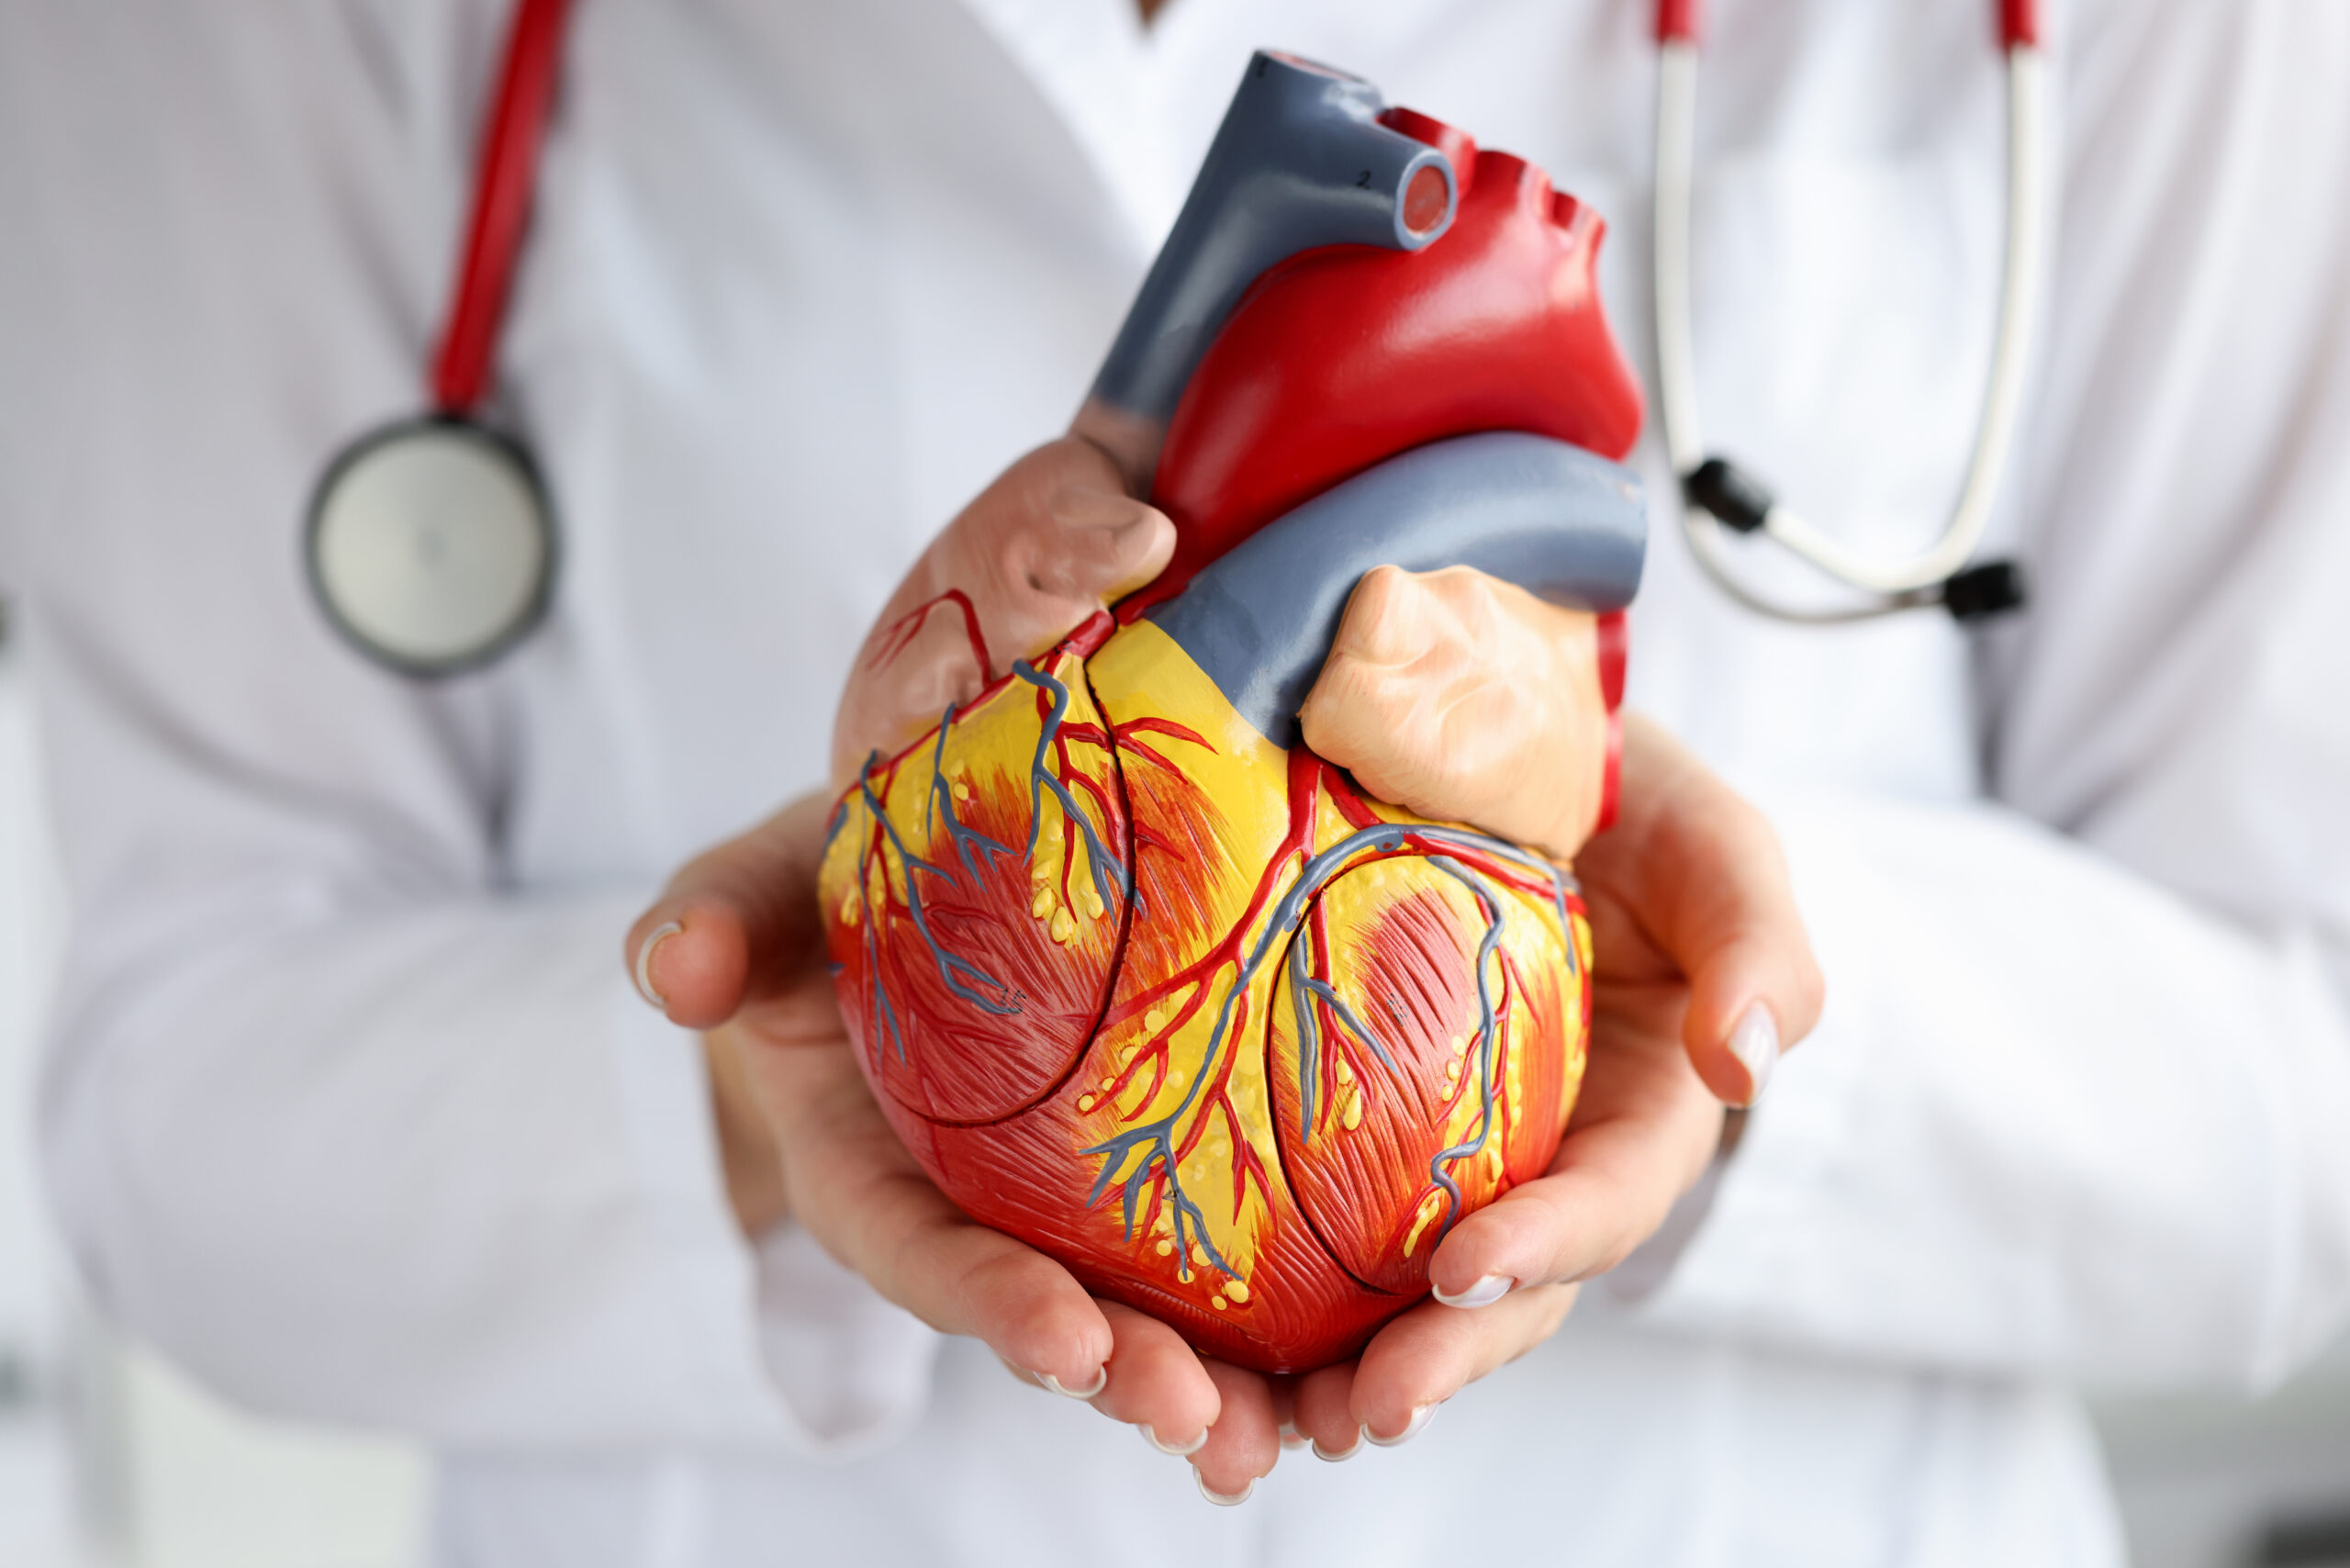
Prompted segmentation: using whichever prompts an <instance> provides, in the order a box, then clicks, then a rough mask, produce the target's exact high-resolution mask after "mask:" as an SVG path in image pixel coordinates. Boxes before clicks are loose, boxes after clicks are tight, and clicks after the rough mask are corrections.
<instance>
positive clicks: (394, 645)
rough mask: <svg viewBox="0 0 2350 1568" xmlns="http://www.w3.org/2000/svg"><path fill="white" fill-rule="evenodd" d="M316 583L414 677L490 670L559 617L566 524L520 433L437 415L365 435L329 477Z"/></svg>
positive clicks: (361, 645)
mask: <svg viewBox="0 0 2350 1568" xmlns="http://www.w3.org/2000/svg"><path fill="white" fill-rule="evenodd" d="M303 545H304V550H303V554H304V559H305V565H306V566H307V568H308V573H309V577H310V586H311V588H312V589H313V590H314V591H315V592H316V594H317V596H318V600H319V605H320V606H321V607H322V608H323V609H324V610H325V611H326V616H327V619H328V621H329V622H331V623H332V625H333V626H334V628H335V630H336V631H337V632H339V633H341V634H342V636H343V638H344V639H345V640H346V641H347V642H349V643H350V644H352V646H353V647H355V648H357V649H358V650H359V651H360V652H361V653H363V654H364V655H367V656H368V657H369V658H371V659H374V660H375V661H376V662H377V663H378V664H381V665H384V666H386V667H388V668H391V669H394V670H397V671H398V672H400V673H401V674H403V675H410V676H421V677H428V678H430V677H440V676H449V675H456V674H460V673H462V672H463V671H465V670H468V669H475V668H478V667H480V666H484V665H487V664H488V663H490V662H491V661H493V660H494V659H496V658H497V657H498V655H500V654H501V653H503V652H505V651H506V650H507V649H508V648H509V647H511V646H513V644H516V643H517V642H519V641H520V640H521V638H522V637H524V636H525V635H527V634H528V633H529V632H530V631H531V629H532V627H533V626H534V625H536V624H537V623H538V622H539V619H540V618H541V617H542V616H543V615H544V614H545V613H546V608H547V602H548V599H549V597H550V590H551V588H552V587H553V584H554V557H555V532H554V519H553V517H552V515H551V514H550V511H549V509H548V506H547V497H546V489H545V487H544V486H543V484H541V482H540V479H539V475H538V471H537V469H536V468H535V467H533V466H532V463H531V459H530V457H529V455H528V454H526V453H525V452H524V451H523V449H522V448H521V447H520V445H519V444H517V443H516V442H512V441H509V440H508V439H507V438H506V437H504V436H501V435H499V434H498V433H497V432H496V431H490V430H487V429H485V428H484V427H482V426H481V425H479V424H476V423H475V422H474V421H472V420H465V419H461V418H457V417H454V416H451V415H445V414H430V415H425V416H423V417H421V418H417V419H409V420H400V421H398V422H397V423H395V424H390V425H386V426H384V427H382V428H381V429H378V430H375V431H371V432H369V433H368V434H366V435H364V436H362V437H361V438H360V439H359V440H358V441H356V442H353V443H352V444H351V445H350V446H349V447H347V448H345V449H344V451H343V452H342V454H341V455H340V456H339V457H337V458H336V459H335V461H334V463H333V464H332V465H330V467H329V468H328V469H327V471H326V473H325V474H324V475H323V476H321V477H320V478H319V487H318V491H317V493H316V494H315V495H314V496H313V497H312V498H311V502H310V513H309V521H308V526H307V528H306V529H305V530H304V533H303Z"/></svg>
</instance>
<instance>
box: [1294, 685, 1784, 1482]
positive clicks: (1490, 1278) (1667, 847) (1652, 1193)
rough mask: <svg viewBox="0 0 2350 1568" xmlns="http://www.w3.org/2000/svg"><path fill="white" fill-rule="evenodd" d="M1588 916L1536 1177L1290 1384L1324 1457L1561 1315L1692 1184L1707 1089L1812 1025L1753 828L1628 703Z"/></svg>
mask: <svg viewBox="0 0 2350 1568" xmlns="http://www.w3.org/2000/svg"><path fill="white" fill-rule="evenodd" d="M1576 872H1577V874H1578V877H1579V879H1581V881H1582V884H1583V895H1584V899H1585V901H1586V903H1587V904H1588V906H1589V909H1590V912H1591V919H1592V929H1593V946H1594V947H1595V954H1596V957H1595V960H1594V963H1593V974H1594V985H1593V998H1592V1036H1591V1047H1590V1053H1589V1058H1588V1065H1587V1066H1586V1068H1585V1070H1584V1076H1583V1089H1582V1092H1581V1094H1580V1096H1579V1097H1578V1099H1577V1101H1576V1103H1575V1109H1574V1113H1573V1115H1572V1118H1571V1120H1570V1121H1569V1123H1568V1126H1567V1134H1566V1137H1565V1138H1564V1139H1563V1140H1562V1141H1561V1144H1560V1146H1559V1152H1558V1156H1557V1158H1556V1159H1554V1160H1553V1161H1552V1162H1551V1166H1550V1171H1549V1173H1548V1174H1546V1175H1544V1176H1542V1177H1540V1178H1539V1179H1537V1180H1535V1181H1532V1182H1526V1183H1524V1184H1522V1185H1520V1186H1518V1187H1516V1188H1514V1189H1513V1190H1511V1191H1510V1192H1508V1193H1505V1194H1504V1195H1503V1196H1502V1197H1501V1198H1500V1199H1498V1200H1496V1201H1495V1202H1494V1203H1492V1204H1488V1205H1486V1206H1485V1207H1484V1208H1483V1209H1480V1210H1478V1211H1477V1212H1476V1213H1474V1214H1472V1215H1468V1216H1467V1217H1465V1218H1464V1219H1462V1220H1461V1221H1460V1224H1459V1225H1458V1226H1455V1227H1454V1228H1453V1229H1452V1231H1451V1233H1450V1234H1449V1235H1448V1236H1447V1237H1446V1238H1445V1239H1444V1241H1443V1243H1442V1244H1441V1245H1440V1246H1439V1247H1438V1249H1437V1250H1436V1253H1435V1255H1434V1257H1433V1258H1432V1259H1431V1260H1430V1278H1431V1280H1432V1282H1433V1283H1434V1285H1435V1287H1436V1293H1437V1297H1436V1299H1435V1300H1433V1301H1430V1302H1427V1303H1424V1304H1422V1305H1419V1306H1416V1307H1414V1308H1413V1309H1412V1310H1410V1311H1409V1312H1406V1313H1404V1315H1403V1316H1400V1317H1397V1318H1396V1319H1395V1320H1394V1321H1393V1322H1392V1323H1390V1324H1388V1325H1387V1326H1386V1327H1383V1328H1382V1329H1381V1330H1380V1332H1379V1333H1378V1334H1377V1335H1376V1336H1375V1337H1374V1338H1372V1339H1371V1343H1370V1344H1369V1345H1368V1346H1366V1347H1365V1348H1364V1350H1363V1352H1362V1354H1361V1356H1360V1357H1359V1358H1358V1359H1357V1360H1355V1361H1350V1362H1348V1363H1345V1364H1342V1365H1339V1366H1336V1367H1330V1368H1326V1369H1324V1370H1323V1371H1320V1372H1313V1373H1310V1374H1308V1375H1307V1376H1305V1377H1304V1378H1303V1379H1301V1380H1300V1381H1299V1383H1298V1384H1297V1386H1296V1388H1295V1389H1294V1391H1293V1394H1292V1400H1293V1406H1292V1407H1293V1417H1292V1418H1293V1421H1294V1424H1295V1427H1296V1429H1297V1430H1298V1432H1299V1433H1300V1434H1301V1435H1303V1436H1305V1437H1307V1438H1310V1439H1312V1440H1313V1442H1314V1444H1315V1450H1316V1451H1317V1452H1318V1453H1320V1454H1322V1455H1323V1456H1324V1457H1325V1458H1342V1457H1346V1456H1348V1455H1351V1454H1352V1453H1353V1452H1354V1451H1355V1450H1356V1446H1357V1444H1358V1443H1359V1442H1360V1440H1361V1439H1364V1438H1369V1439H1371V1440H1373V1441H1382V1440H1388V1441H1392V1440H1394V1439H1397V1438H1399V1437H1401V1436H1404V1435H1408V1434H1409V1433H1410V1432H1412V1431H1416V1430H1417V1429H1418V1426H1419V1424H1420V1423H1422V1422H1424V1421H1425V1420H1426V1419H1427V1414H1428V1412H1430V1411H1432V1410H1433V1409H1434V1408H1435V1406H1437V1405H1438V1404H1441V1403H1442V1402H1443V1401H1444V1400H1446V1399H1448V1398H1449V1397H1451V1395H1452V1394H1454V1393H1456V1392H1458V1391H1459V1390H1460V1388H1461V1387H1462V1386H1464V1385H1465V1384H1467V1383H1470V1382H1472V1381H1473V1380H1475V1379H1476V1378H1479V1377H1482V1376H1483V1375H1484V1374H1485V1373H1486V1372H1491V1371H1492V1370H1493V1369H1494V1368H1495V1367H1497V1366H1500V1365H1502V1364H1503V1363H1505V1362H1506V1361H1511V1360H1513V1359H1515V1358H1516V1357H1517V1356H1519V1355H1522V1354H1524V1353H1525V1352H1526V1351H1527V1350H1530V1349H1531V1348H1532V1347H1533V1346H1535V1345H1536V1344H1539V1342H1540V1341H1541V1340H1543V1339H1544V1338H1548V1337H1549V1336H1550V1334H1551V1333H1552V1332H1554V1331H1555V1330H1556V1329H1557V1327H1559V1325H1560V1324H1561V1322H1562V1321H1563V1320H1564V1319H1565V1316H1566V1314H1567V1311H1568V1309H1569V1307H1570V1306H1571V1305H1572V1303H1573V1299H1574V1293H1575V1291H1576V1289H1577V1287H1578V1285H1579V1283H1580V1282H1582V1281H1584V1280H1587V1279H1589V1278H1591V1277H1592V1276H1593V1275H1595V1274H1598V1273H1602V1272H1604V1271H1606V1270H1608V1269H1611V1268H1613V1267H1614V1266H1615V1265H1616V1264H1617V1263H1619V1262H1621V1261H1622V1260H1624V1258H1625V1257H1626V1256H1627V1255H1628V1253H1630V1251H1631V1250H1632V1249H1634V1248H1635V1247H1637V1246H1639V1243H1640V1242H1641V1241H1643V1240H1645V1239H1646V1238H1648V1237H1649V1236H1651V1234H1653V1233H1654V1232H1655V1230H1656V1229H1657V1227H1658V1226H1660V1225H1662V1223H1663V1221H1664V1218H1665V1215H1666V1214H1667V1213H1668V1212H1669V1211H1670V1210H1671V1208H1672V1206H1673V1203H1674V1202H1675V1201H1676V1200H1677V1199H1678V1198H1679V1197H1680V1196H1681V1195H1682V1194H1683V1193H1685V1192H1686V1191H1688V1189H1689V1188H1690V1187H1691V1186H1692V1185H1694V1184H1695V1182H1696V1180H1697V1178H1698V1177H1699V1176H1700V1175H1701V1174H1702V1173H1703V1172H1704V1170H1705V1169H1706V1166H1707V1163H1708V1162H1709V1161H1710V1160H1711V1159H1712V1158H1713V1157H1714V1153H1715V1150H1716V1148H1718V1145H1719V1142H1720V1137H1721V1129H1722V1120H1723V1110H1722V1106H1723V1103H1724V1102H1726V1101H1727V1102H1729V1103H1737V1104H1745V1103H1750V1102H1751V1100H1752V1099H1753V1097H1754V1096H1755V1095H1756V1094H1757V1093H1759V1092H1761V1089H1762V1084H1763V1082H1764V1081H1766V1080H1767V1078H1768V1076H1769V1072H1770V1067H1771V1064H1772V1063H1773V1062H1774V1061H1775V1059H1776V1058H1777V1055H1778V1053H1779V1050H1780V1049H1781V1047H1782V1045H1783V1043H1784V1044H1785V1045H1792V1044H1793V1043H1794V1042H1795V1041H1796V1040H1798V1039H1800V1038H1801V1037H1802V1036H1804V1035H1805V1034H1806V1033H1807V1032H1808V1031H1809V1030H1810V1028H1811V1026H1812V1025H1813V1024H1814V1023H1816V1022H1817V1021H1818V1014H1819V1007H1820V1003H1821V1000H1822V982H1821V980H1820V975H1819V971H1818V967H1817V965H1816V964H1815V963H1814V962H1813V959H1812V956H1811V950H1810V945H1809V942H1808V940H1807V938H1806V936H1805V935H1804V929H1803V924H1802V921H1801V918H1800V917H1799V915H1798V914H1797V913H1796V908H1795V903H1794V899H1793V895H1792V893H1791V891H1790V890H1789V888H1788V885H1787V879H1786V873H1785V865H1784V862H1783V860H1782V858H1781V857H1780V854H1779V849H1778V844H1777V841H1776V838H1775V837H1774V834H1772V832H1771V829H1770V827H1769V824H1768V823H1765V822H1764V821H1763V820H1762V817H1761V816H1760V815H1759V814H1758V813H1757V812H1755V811H1754V810H1753V808H1752V807H1751V806H1749V805H1748V804H1746V802H1745V801H1742V800H1740V798H1739V797H1738V796H1737V795H1736V794H1735V793H1733V792H1732V791H1731V790H1729V787H1728V786H1726V785H1725V784H1723V783H1722V782H1721V781H1720V780H1719V779H1718V778H1716V777H1715V776H1714V775H1713V774H1712V773H1711V772H1710V771H1708V770H1707V768H1706V767H1704V766H1703V765H1702V764H1700V763H1698V762H1697V761H1696V760H1695V758H1694V757H1692V756H1690V755H1689V754H1688V753H1687V752H1686V751H1684V750H1683V749H1682V748H1681V747H1680V746H1679V745H1677V744H1675V743H1674V742H1673V740H1672V739H1671V738H1670V737H1669V736H1667V735H1666V734H1664V733H1663V732H1662V730H1661V729H1659V728H1658V727H1657V726H1655V725H1654V724H1652V723H1650V722H1646V721H1644V720H1642V719H1641V718H1639V716H1638V715H1631V714H1628V715H1627V716H1626V724H1625V735H1624V752H1623V804H1622V812H1621V815H1620V817H1619V819H1618V821H1617V823H1616V825H1615V826H1614V827H1612V828H1611V829H1609V830H1608V831H1607V832H1606V833H1603V834H1599V835H1598V836H1597V837H1596V838H1595V839H1593V840H1592V841H1591V843H1590V845H1589V846H1587V847H1586V848H1585V850H1584V852H1583V856H1582V857H1581V858H1580V859H1579V860H1578V862H1577V864H1576Z"/></svg>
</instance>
